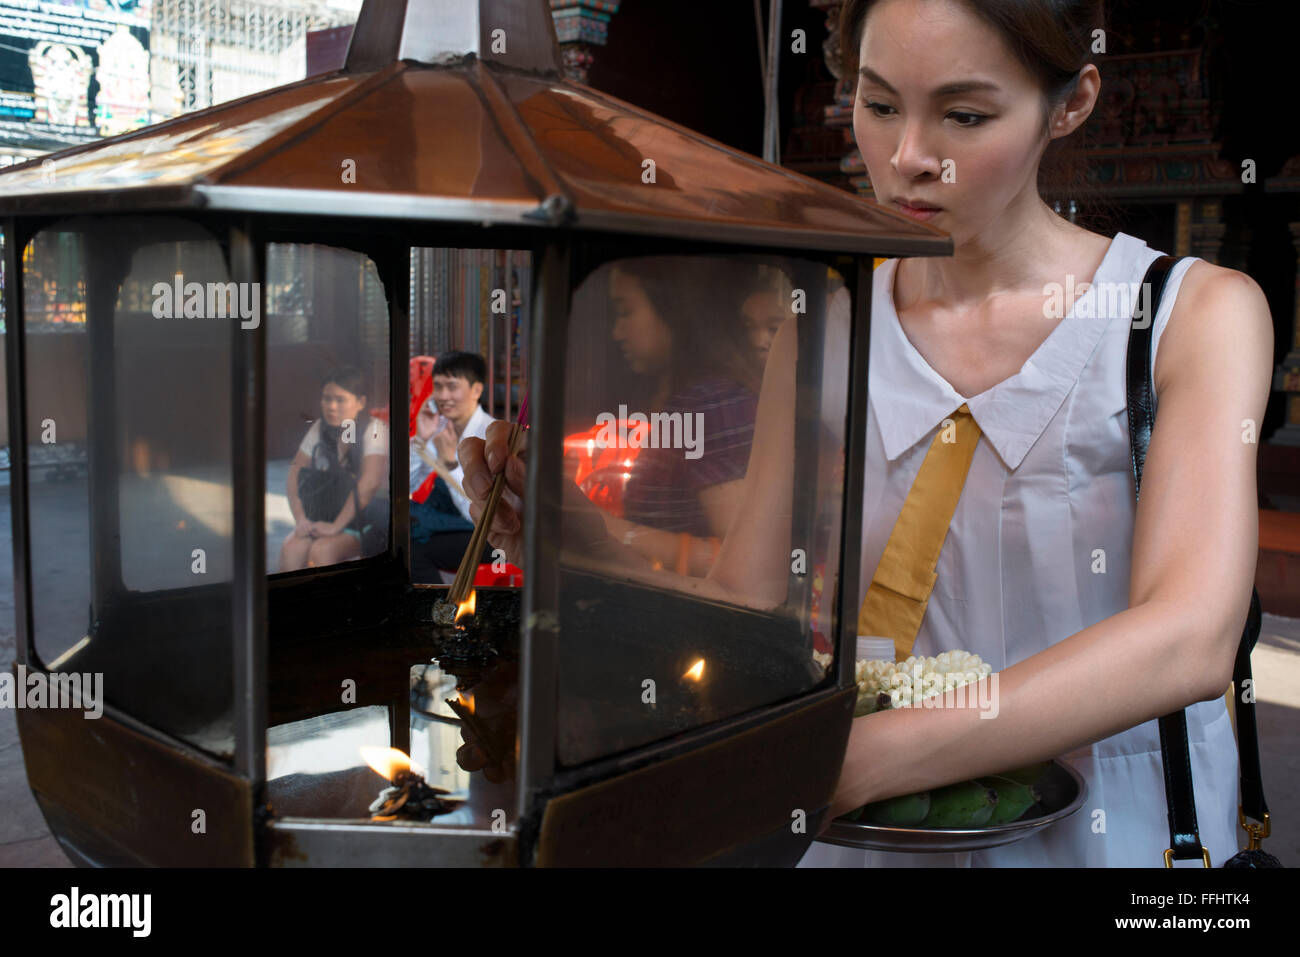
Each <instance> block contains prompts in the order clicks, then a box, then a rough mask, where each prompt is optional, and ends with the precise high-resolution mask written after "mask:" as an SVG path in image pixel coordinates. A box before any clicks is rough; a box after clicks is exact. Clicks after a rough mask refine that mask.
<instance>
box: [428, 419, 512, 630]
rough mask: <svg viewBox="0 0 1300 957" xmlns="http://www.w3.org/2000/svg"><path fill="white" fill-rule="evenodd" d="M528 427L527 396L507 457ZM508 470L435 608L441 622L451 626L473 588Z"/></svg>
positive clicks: (494, 486) (495, 487)
mask: <svg viewBox="0 0 1300 957" xmlns="http://www.w3.org/2000/svg"><path fill="white" fill-rule="evenodd" d="M527 427H528V396H526V395H525V396H524V401H523V403H522V404H521V405H520V407H519V417H518V419H516V420H515V423H514V424H513V425H512V426H511V428H510V443H509V449H508V452H507V456H506V457H507V459H509V457H510V456H512V455H514V454H516V453H517V452H518V451H519V444H520V442H521V441H522V438H523V434H524V430H525V429H526V428H527ZM505 484H506V471H505V468H504V467H502V469H501V473H500V474H499V475H497V477H496V479H495V480H494V481H493V483H492V491H491V492H490V493H489V494H488V499H487V503H486V504H485V505H484V507H483V511H482V512H481V513H480V514H479V517H478V521H477V522H476V523H475V524H474V531H473V533H472V534H471V535H470V540H469V547H468V548H466V549H465V554H464V556H463V557H462V558H461V560H460V567H459V568H458V569H457V571H456V579H455V581H453V582H452V585H451V590H450V591H448V592H447V597H446V598H443V599H440V600H439V601H438V602H437V603H436V604H435V605H434V609H433V620H434V621H435V622H436V623H437V624H440V625H450V624H453V623H454V622H455V620H456V614H457V606H459V605H460V604H461V603H462V602H464V601H465V598H466V596H467V595H468V593H469V590H470V587H471V585H472V583H473V581H474V572H475V570H476V569H477V567H478V558H479V555H481V554H482V553H483V545H484V543H485V542H486V541H487V535H488V529H490V528H491V527H492V519H493V517H494V516H495V515H496V510H497V503H498V502H500V501H501V493H502V492H503V491H504V489H505Z"/></svg>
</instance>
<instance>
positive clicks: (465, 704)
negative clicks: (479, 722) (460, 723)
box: [459, 691, 474, 714]
mask: <svg viewBox="0 0 1300 957" xmlns="http://www.w3.org/2000/svg"><path fill="white" fill-rule="evenodd" d="M459 698H460V705H461V707H462V708H464V709H465V710H466V711H468V712H469V713H470V714H473V713H474V696H473V695H472V694H466V693H465V692H463V691H462V692H461V693H460V695H459Z"/></svg>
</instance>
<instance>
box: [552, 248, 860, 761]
mask: <svg viewBox="0 0 1300 957" xmlns="http://www.w3.org/2000/svg"><path fill="white" fill-rule="evenodd" d="M847 307H848V302H847V293H846V291H845V290H844V288H843V283H842V280H841V279H840V278H839V277H838V276H837V275H836V274H835V273H834V272H833V271H831V270H828V269H827V268H826V266H825V265H822V264H818V263H815V262H811V261H804V260H790V259H773V258H758V257H748V256H728V257H722V256H711V257H686V256H661V257H642V258H636V259H623V260H617V261H614V262H612V263H609V264H607V265H605V266H603V267H601V268H599V269H597V270H596V271H595V272H593V273H592V274H591V275H589V276H588V277H587V278H586V279H585V281H584V282H583V283H582V285H581V286H580V287H579V288H578V289H577V290H576V292H575V294H574V300H573V313H572V316H571V320H570V322H571V326H570V331H569V338H568V342H569V352H568V358H567V366H568V368H567V370H566V375H565V376H564V382H565V388H566V395H565V416H566V422H565V434H566V440H565V463H566V481H565V483H564V494H565V511H564V518H563V524H562V542H561V576H560V589H561V594H560V617H561V626H560V634H561V636H562V638H561V641H560V642H559V650H560V666H559V681H560V703H559V735H558V742H557V746H558V751H559V755H558V756H559V759H560V762H561V763H562V764H565V765H573V764H578V763H583V762H586V761H590V760H593V759H595V758H598V757H602V756H605V755H608V754H612V753H616V752H618V751H622V750H626V749H628V748H632V747H636V746H639V745H643V744H646V743H648V742H650V741H654V740H658V739H661V738H664V737H667V736H669V735H672V734H676V733H679V732H681V731H685V730H687V729H689V728H692V727H697V726H699V725H701V724H707V723H709V722H712V721H716V720H720V719H721V718H724V717H727V716H730V715H734V714H738V713H740V712H743V711H746V710H750V709H753V708H755V707H758V706H760V705H764V704H769V703H773V702H776V701H779V700H782V699H784V698H788V697H791V696H793V695H796V694H800V693H802V692H805V691H808V690H810V689H811V688H812V687H814V686H815V685H816V684H817V683H818V682H820V681H821V680H822V679H823V677H824V675H825V667H826V665H827V664H828V663H829V661H830V658H829V656H827V655H826V654H825V653H824V652H826V651H828V650H829V642H828V641H827V640H826V635H827V634H829V633H830V632H831V624H832V623H831V621H830V615H829V610H830V602H831V600H832V598H833V596H834V593H835V589H836V583H837V580H838V555H837V554H836V552H835V550H834V548H833V545H834V543H835V542H836V540H837V532H838V526H839V520H840V508H841V502H842V492H843V458H844V434H843V433H844V410H845V407H846V403H845V399H846V395H847V392H846V389H847V380H848V348H847V321H848V308H847Z"/></svg>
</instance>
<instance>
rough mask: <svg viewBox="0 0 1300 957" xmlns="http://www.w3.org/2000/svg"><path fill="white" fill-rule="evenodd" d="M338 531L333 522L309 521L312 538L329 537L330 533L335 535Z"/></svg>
mask: <svg viewBox="0 0 1300 957" xmlns="http://www.w3.org/2000/svg"><path fill="white" fill-rule="evenodd" d="M338 533H339V529H338V528H337V527H335V525H334V523H333V522H312V523H311V535H312V538H329V537H330V536H331V535H337V534H338Z"/></svg>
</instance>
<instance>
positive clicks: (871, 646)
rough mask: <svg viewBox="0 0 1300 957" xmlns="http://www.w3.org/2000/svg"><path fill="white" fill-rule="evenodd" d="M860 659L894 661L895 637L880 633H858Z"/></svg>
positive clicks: (858, 655)
mask: <svg viewBox="0 0 1300 957" xmlns="http://www.w3.org/2000/svg"><path fill="white" fill-rule="evenodd" d="M857 659H858V661H893V660H894V639H893V638H881V637H879V636H878V635H858V653H857Z"/></svg>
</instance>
